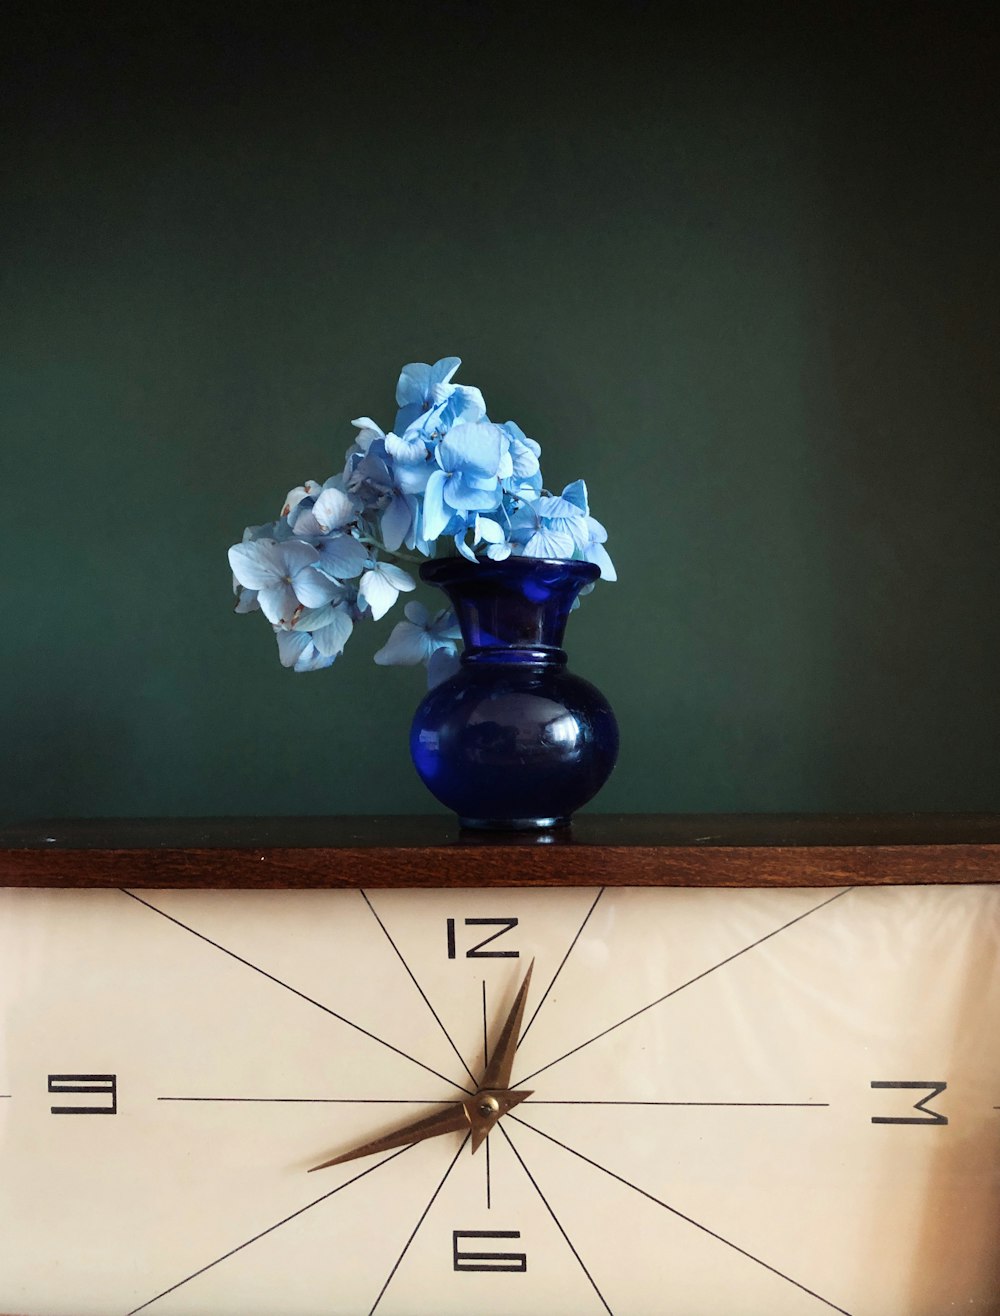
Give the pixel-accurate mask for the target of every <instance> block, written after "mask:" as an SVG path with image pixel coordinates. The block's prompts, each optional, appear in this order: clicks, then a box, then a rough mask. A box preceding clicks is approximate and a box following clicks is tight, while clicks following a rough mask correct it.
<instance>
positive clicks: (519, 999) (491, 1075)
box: [479, 960, 535, 1089]
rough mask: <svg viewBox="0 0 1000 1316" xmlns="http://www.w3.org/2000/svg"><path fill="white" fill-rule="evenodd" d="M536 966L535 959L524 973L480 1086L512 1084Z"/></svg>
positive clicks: (497, 1086)
mask: <svg viewBox="0 0 1000 1316" xmlns="http://www.w3.org/2000/svg"><path fill="white" fill-rule="evenodd" d="M534 967H535V961H534V960H532V961H531V963H530V964H529V965H528V972H527V973H526V974H525V975H524V982H522V983H521V986H520V987H519V988H518V990H517V995H516V996H515V997H514V1004H513V1005H512V1006H511V1007H510V1013H509V1014H508V1015H507V1018H506V1019H505V1020H504V1023H503V1028H501V1030H500V1036H499V1037H498V1038H497V1041H496V1046H494V1048H493V1054H492V1055H491V1056H490V1063H489V1064H488V1065H487V1066H486V1073H485V1074H484V1075H483V1077H482V1081H481V1082H480V1084H479V1086H480V1088H481V1089H482V1088H508V1087H509V1086H510V1074H511V1070H512V1069H513V1068H514V1054H515V1052H516V1051H517V1044H518V1042H519V1041H520V1037H521V1020H522V1019H523V1018H524V1004H525V1001H526V1000H527V996H528V984H529V983H530V982H531V970H532V969H533V968H534Z"/></svg>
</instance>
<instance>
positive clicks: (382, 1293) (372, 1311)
mask: <svg viewBox="0 0 1000 1316" xmlns="http://www.w3.org/2000/svg"><path fill="white" fill-rule="evenodd" d="M471 1136H472V1135H471V1133H467V1134H466V1135H465V1137H464V1138H463V1139H462V1145H461V1147H459V1149H458V1151H457V1152H456V1153H455V1155H454V1156H453V1157H452V1161H451V1164H450V1165H449V1166H448V1168H447V1170H445V1172H444V1174H443V1175H442V1176H441V1182H440V1183H439V1184H438V1186H437V1187H436V1188H435V1189H434V1191H433V1193H431V1200H430V1201H429V1202H428V1203H427V1205H426V1206H425V1207H424V1209H423V1211H422V1212H421V1213H420V1219H419V1220H418V1221H417V1223H416V1224H415V1225H414V1226H413V1233H412V1234H411V1235H410V1237H409V1238H408V1239H407V1240H406V1242H405V1243H404V1244H403V1250H402V1252H400V1254H399V1256H398V1257H397V1258H396V1264H395V1265H394V1266H393V1268H392V1270H390V1271H389V1276H388V1278H387V1279H386V1281H385V1283H384V1284H383V1285H382V1287H381V1288H380V1289H379V1293H378V1297H377V1298H376V1299H375V1301H374V1302H373V1303H372V1305H371V1309H370V1311H369V1312H368V1316H375V1308H376V1307H377V1306H378V1305H379V1303H380V1302H381V1301H382V1299H383V1298H384V1297H385V1291H386V1289H387V1288H388V1287H389V1285H390V1284H391V1283H392V1278H393V1276H394V1275H395V1273H396V1271H397V1270H398V1269H399V1267H400V1264H401V1262H402V1260H403V1258H404V1257H405V1256H406V1253H407V1252H408V1250H409V1247H410V1244H411V1243H412V1242H413V1240H414V1239H415V1238H416V1236H417V1233H418V1232H419V1230H420V1226H421V1225H422V1224H423V1223H424V1221H425V1220H426V1219H427V1213H428V1211H429V1210H430V1209H431V1207H432V1206H433V1205H434V1202H435V1199H436V1198H437V1195H438V1193H440V1191H441V1189H442V1188H443V1187H444V1185H445V1181H446V1180H447V1178H448V1176H449V1175H450V1174H451V1172H452V1170H454V1168H455V1166H456V1165H457V1164H458V1158H459V1157H460V1156H461V1154H462V1152H463V1151H464V1150H465V1144H466V1143H467V1142H468V1141H469V1138H471ZM397 1154H398V1153H397ZM130 1316H131V1313H130Z"/></svg>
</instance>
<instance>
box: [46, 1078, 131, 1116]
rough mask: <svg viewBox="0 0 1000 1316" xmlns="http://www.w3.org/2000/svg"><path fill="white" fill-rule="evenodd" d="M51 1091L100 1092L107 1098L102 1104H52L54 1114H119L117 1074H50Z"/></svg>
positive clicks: (60, 1093) (58, 1092)
mask: <svg viewBox="0 0 1000 1316" xmlns="http://www.w3.org/2000/svg"><path fill="white" fill-rule="evenodd" d="M49 1091H50V1092H54V1093H56V1094H57V1095H60V1096H61V1095H62V1094H63V1093H78V1092H100V1093H101V1094H102V1095H103V1096H104V1097H105V1098H107V1100H106V1101H105V1102H104V1104H103V1105H102V1106H86V1105H76V1106H50V1107H49V1109H50V1111H51V1112H52V1114H53V1115H117V1113H118V1075H117V1074H50V1075H49Z"/></svg>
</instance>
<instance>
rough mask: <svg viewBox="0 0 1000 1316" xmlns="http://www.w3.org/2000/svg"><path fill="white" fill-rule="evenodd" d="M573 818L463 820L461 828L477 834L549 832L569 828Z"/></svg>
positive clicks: (461, 820)
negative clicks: (554, 829) (553, 829)
mask: <svg viewBox="0 0 1000 1316" xmlns="http://www.w3.org/2000/svg"><path fill="white" fill-rule="evenodd" d="M570 822H571V818H570V816H569V814H566V815H565V816H564V817H562V818H462V817H460V818H459V820H458V823H459V826H460V827H463V828H466V827H468V828H471V829H472V830H473V831H477V832H547V831H550V830H551V829H552V828H554V827H568V826H569V825H570Z"/></svg>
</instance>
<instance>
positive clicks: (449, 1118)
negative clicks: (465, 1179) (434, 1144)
mask: <svg viewBox="0 0 1000 1316" xmlns="http://www.w3.org/2000/svg"><path fill="white" fill-rule="evenodd" d="M468 1128H469V1117H468V1115H467V1114H466V1111H465V1106H463V1105H462V1103H461V1102H455V1103H454V1104H453V1105H451V1106H446V1107H445V1109H444V1110H439V1111H435V1113H434V1114H433V1115H425V1116H424V1118H423V1119H419V1120H413V1121H412V1123H410V1124H403V1125H401V1126H400V1127H399V1128H398V1129H393V1131H392V1132H391V1133H386V1134H384V1135H383V1136H382V1137H381V1138H373V1139H372V1141H371V1142H365V1143H362V1144H361V1145H360V1146H358V1147H352V1148H351V1150H350V1151H346V1152H342V1153H341V1155H340V1156H334V1157H332V1158H331V1159H330V1160H329V1161H324V1162H323V1163H322V1165H312V1166H310V1167H309V1173H310V1174H312V1172H313V1170H325V1169H327V1168H328V1167H329V1166H331V1165H342V1164H343V1162H344V1161H355V1160H357V1159H358V1158H359V1157H361V1156H374V1155H375V1154H376V1153H377V1152H383V1151H389V1150H390V1148H392V1147H406V1146H407V1145H409V1144H410V1143H414V1142H423V1141H424V1139H425V1138H437V1137H440V1136H441V1134H443V1133H458V1132H461V1131H463V1130H465V1131H466V1132H467V1131H468Z"/></svg>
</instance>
